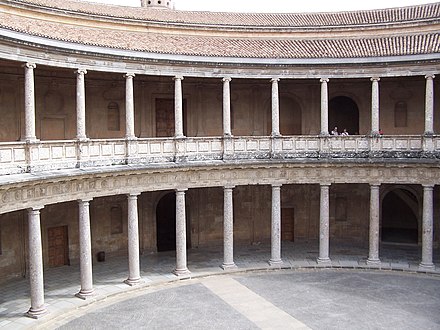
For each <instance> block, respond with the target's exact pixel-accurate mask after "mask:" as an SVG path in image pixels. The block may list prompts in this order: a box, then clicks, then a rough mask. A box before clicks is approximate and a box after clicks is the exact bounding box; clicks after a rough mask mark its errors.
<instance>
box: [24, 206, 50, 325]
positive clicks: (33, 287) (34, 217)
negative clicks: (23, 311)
mask: <svg viewBox="0 0 440 330" xmlns="http://www.w3.org/2000/svg"><path fill="white" fill-rule="evenodd" d="M28 224H29V233H28V234H29V242H28V244H29V247H28V248H29V281H30V293H31V308H30V309H29V311H28V312H27V316H29V317H32V318H38V317H39V316H41V315H43V314H45V313H46V307H45V306H44V280H43V250H42V246H41V227H40V208H34V209H29V210H28Z"/></svg>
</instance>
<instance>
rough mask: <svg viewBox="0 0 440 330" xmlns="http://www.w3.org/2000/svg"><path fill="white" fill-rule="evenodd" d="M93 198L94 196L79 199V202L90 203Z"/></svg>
mask: <svg viewBox="0 0 440 330" xmlns="http://www.w3.org/2000/svg"><path fill="white" fill-rule="evenodd" d="M92 200H93V198H83V199H77V201H78V203H79V204H81V203H84V204H88V203H90V202H91V201H92Z"/></svg>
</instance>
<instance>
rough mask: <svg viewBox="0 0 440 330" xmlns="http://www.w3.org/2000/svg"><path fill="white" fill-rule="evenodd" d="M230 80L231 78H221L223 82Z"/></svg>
mask: <svg viewBox="0 0 440 330" xmlns="http://www.w3.org/2000/svg"><path fill="white" fill-rule="evenodd" d="M231 80H232V78H231V77H224V78H222V81H223V82H230V81H231Z"/></svg>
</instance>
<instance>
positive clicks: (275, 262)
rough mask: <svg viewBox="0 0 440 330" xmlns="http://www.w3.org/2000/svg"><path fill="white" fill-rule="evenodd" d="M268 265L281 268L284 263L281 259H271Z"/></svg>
mask: <svg viewBox="0 0 440 330" xmlns="http://www.w3.org/2000/svg"><path fill="white" fill-rule="evenodd" d="M268 263H269V265H270V266H272V267H281V265H282V264H283V261H282V260H281V259H278V260H272V259H270V260H269V261H268Z"/></svg>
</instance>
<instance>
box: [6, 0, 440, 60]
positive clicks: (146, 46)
mask: <svg viewBox="0 0 440 330" xmlns="http://www.w3.org/2000/svg"><path fill="white" fill-rule="evenodd" d="M2 1H4V0H0V3H1V2H2ZM9 2H13V3H17V2H19V3H23V2H26V3H33V4H38V5H48V4H49V3H50V4H51V5H52V6H56V7H59V8H64V9H66V8H67V7H68V9H69V10H76V11H80V10H81V11H82V12H89V13H91V12H94V13H96V11H99V13H100V14H102V15H104V14H105V15H108V13H107V12H106V11H111V9H114V10H115V12H113V14H118V15H120V16H123V13H126V14H125V15H128V14H130V13H133V15H135V14H136V13H137V12H140V14H138V15H141V16H146V17H147V16H148V17H149V18H148V19H153V18H152V17H153V16H157V17H161V18H162V19H165V18H167V19H169V20H171V19H174V20H176V21H177V20H178V19H179V18H181V19H182V21H185V22H187V23H188V22H193V23H194V22H196V21H197V22H199V23H201V22H208V21H209V20H210V19H211V18H215V17H217V19H219V17H220V16H223V17H229V18H230V20H229V21H228V24H238V23H239V22H241V24H251V21H254V22H253V23H252V24H254V25H255V24H261V25H263V24H269V21H273V23H271V24H272V25H271V26H274V24H275V23H277V24H278V25H277V26H283V25H289V24H292V23H293V22H294V24H297V26H299V25H300V24H303V25H306V24H309V25H310V24H318V25H322V24H324V25H325V24H331V22H332V19H336V17H338V19H340V21H338V22H342V23H341V24H354V22H355V21H358V22H364V21H366V20H370V21H372V22H376V23H378V22H385V21H388V20H392V19H393V17H396V18H398V19H401V20H404V19H407V20H411V19H422V18H425V19H426V18H427V17H428V18H434V17H436V18H437V19H438V18H439V15H438V13H439V8H440V3H436V4H433V5H425V6H415V7H408V8H401V9H390V10H383V11H367V12H358V13H354V12H352V13H340V14H285V15H284V14H272V15H271V14H226V13H207V12H199V13H195V12H194V13H185V14H186V15H183V12H175V11H168V10H152V9H145V8H128V7H127V8H124V7H118V6H116V7H114V6H99V5H98V6H95V5H91V4H89V3H82V2H75V1H60V0H50V1H49V0H15V1H9ZM95 7H96V8H97V9H96V10H95V11H92V9H93V8H95ZM102 8H103V9H102ZM115 8H116V9H115ZM120 8H122V9H120ZM217 15H218V16H217ZM36 17H38V15H37V16H36ZM124 17H128V16H124ZM240 18H242V20H241V21H240ZM145 19H146V18H145ZM278 19H279V21H277V20H278ZM214 21H216V19H214ZM321 23H322V24H321ZM118 24H120V25H121V26H122V27H124V25H123V24H124V22H123V21H122V22H120V23H118ZM194 24H195V23H194ZM223 24H226V23H223ZM333 24H334V23H333ZM338 24H339V23H338ZM0 27H1V28H4V29H9V30H14V31H18V32H22V33H26V34H29V35H33V36H41V37H44V38H50V39H53V40H60V41H67V42H72V43H79V44H84V45H94V46H100V47H108V48H113V49H124V50H136V51H143V52H150V53H158V54H173V55H193V56H210V57H213V56H216V57H239V58H269V59H289V58H291V59H310V58H312V59H313V58H314V59H319V58H362V57H376V56H402V55H417V54H433V53H440V40H439V31H437V30H435V29H430V30H429V31H430V32H424V31H425V30H420V31H418V30H417V29H412V32H407V33H406V32H405V33H398V34H396V33H395V32H396V31H394V32H390V33H388V34H381V35H377V36H376V35H371V34H362V33H360V34H356V33H354V34H353V33H352V31H353V29H350V34H346V35H345V36H344V34H342V35H338V37H335V36H334V37H319V35H317V36H314V37H313V38H312V37H307V38H306V37H301V36H299V35H297V34H288V33H287V34H285V35H284V34H282V33H279V34H276V36H272V37H270V38H269V37H267V36H261V37H259V35H258V33H256V34H253V35H252V38H250V37H249V36H244V35H243V36H241V35H240V34H239V33H238V34H231V36H228V35H213V34H209V33H205V34H204V33H200V34H194V33H190V32H191V29H189V30H185V29H181V30H179V32H178V33H176V32H173V30H171V29H170V31H167V32H166V33H160V32H157V31H155V32H151V31H148V29H143V30H139V29H122V28H119V29H115V28H100V27H93V26H86V25H80V24H68V23H62V22H61V20H59V21H57V20H52V21H50V20H47V21H46V20H44V21H43V20H41V19H36V18H33V17H30V16H29V17H25V16H18V15H14V14H10V13H4V12H0ZM165 28H166V27H165ZM359 29H361V28H360V27H359ZM354 30H355V31H356V29H354ZM188 31H189V32H188ZM405 31H406V30H405Z"/></svg>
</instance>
